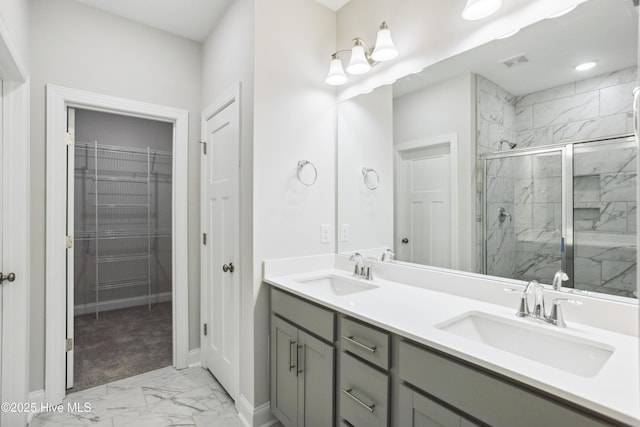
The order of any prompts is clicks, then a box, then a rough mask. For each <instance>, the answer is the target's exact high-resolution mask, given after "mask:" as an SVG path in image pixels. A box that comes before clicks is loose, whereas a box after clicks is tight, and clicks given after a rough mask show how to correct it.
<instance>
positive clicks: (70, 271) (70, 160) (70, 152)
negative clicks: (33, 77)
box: [66, 108, 76, 388]
mask: <svg viewBox="0 0 640 427" xmlns="http://www.w3.org/2000/svg"><path fill="white" fill-rule="evenodd" d="M75 122H76V115H75V110H74V109H73V108H67V236H73V234H74V233H73V227H74V207H75V200H74V182H75V151H74V150H75V147H74V144H73V142H74V141H75ZM68 243H70V244H67V325H66V327H67V331H66V333H67V343H70V344H71V345H68V346H67V347H66V349H67V353H66V357H67V386H66V387H67V388H71V387H73V348H74V346H75V342H74V339H73V314H74V305H75V295H74V289H75V288H74V285H75V284H74V278H75V274H74V273H75V266H74V263H73V256H74V252H73V237H72V239H71V241H68Z"/></svg>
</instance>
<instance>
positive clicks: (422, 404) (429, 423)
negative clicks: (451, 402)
mask: <svg viewBox="0 0 640 427" xmlns="http://www.w3.org/2000/svg"><path fill="white" fill-rule="evenodd" d="M399 409H400V414H399V415H400V418H399V420H400V425H401V426H402V427H460V426H461V425H464V426H473V425H474V424H472V423H470V422H468V421H466V420H464V424H462V423H463V419H462V418H461V417H460V415H458V414H456V413H455V412H452V411H450V410H448V409H447V408H445V407H443V406H441V405H439V404H437V403H436V402H434V401H432V400H431V399H428V398H427V397H425V396H423V395H422V394H420V393H417V392H415V391H413V390H411V389H410V388H408V387H407V386H405V385H401V386H400V405H399Z"/></svg>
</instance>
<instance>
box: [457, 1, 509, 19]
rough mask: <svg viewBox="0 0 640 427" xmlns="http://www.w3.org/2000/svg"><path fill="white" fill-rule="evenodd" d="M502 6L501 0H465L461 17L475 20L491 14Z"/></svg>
mask: <svg viewBox="0 0 640 427" xmlns="http://www.w3.org/2000/svg"><path fill="white" fill-rule="evenodd" d="M500 6H502V0H467V4H466V6H465V7H464V9H463V10H462V18H463V19H466V20H467V21H477V20H478V19H482V18H486V17H487V16H489V15H493V14H494V13H496V12H497V11H498V9H500Z"/></svg>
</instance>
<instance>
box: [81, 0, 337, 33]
mask: <svg viewBox="0 0 640 427" xmlns="http://www.w3.org/2000/svg"><path fill="white" fill-rule="evenodd" d="M76 1H77V2H80V3H84V4H86V5H88V6H91V7H95V8H97V9H101V10H104V11H106V12H109V13H112V14H114V15H118V16H121V17H123V18H127V19H130V20H132V21H135V22H138V23H140V24H144V25H148V26H150V27H153V28H157V29H159V30H162V31H166V32H168V33H171V34H176V35H178V36H181V37H185V38H187V39H190V40H195V41H198V42H202V41H204V40H205V39H206V38H207V36H208V35H209V33H210V32H211V30H212V29H213V27H215V26H216V24H217V23H218V20H219V19H220V17H221V16H222V14H223V13H224V11H225V9H226V8H227V6H228V5H229V4H230V3H231V2H232V1H233V0H76ZM316 1H317V2H318V3H320V4H322V5H324V6H326V7H328V8H329V9H331V10H333V11H337V10H339V9H340V8H341V7H342V6H344V5H345V4H347V3H348V2H349V0H316Z"/></svg>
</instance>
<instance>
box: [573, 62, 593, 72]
mask: <svg viewBox="0 0 640 427" xmlns="http://www.w3.org/2000/svg"><path fill="white" fill-rule="evenodd" d="M597 64H598V63H597V62H595V61H590V62H585V63H584V64H580V65H576V66H575V70H576V71H587V70H590V69H592V68H593V67H595V66H596V65H597Z"/></svg>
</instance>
